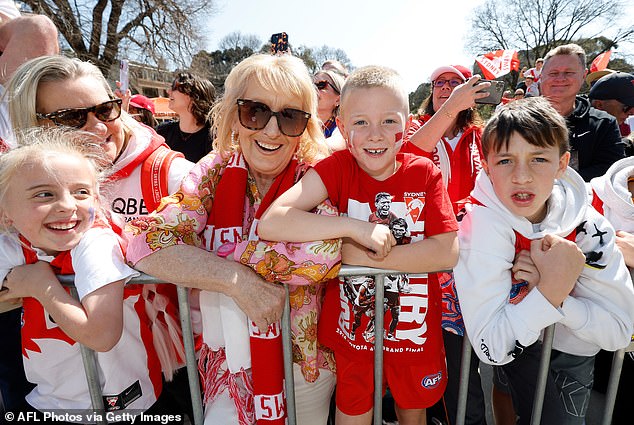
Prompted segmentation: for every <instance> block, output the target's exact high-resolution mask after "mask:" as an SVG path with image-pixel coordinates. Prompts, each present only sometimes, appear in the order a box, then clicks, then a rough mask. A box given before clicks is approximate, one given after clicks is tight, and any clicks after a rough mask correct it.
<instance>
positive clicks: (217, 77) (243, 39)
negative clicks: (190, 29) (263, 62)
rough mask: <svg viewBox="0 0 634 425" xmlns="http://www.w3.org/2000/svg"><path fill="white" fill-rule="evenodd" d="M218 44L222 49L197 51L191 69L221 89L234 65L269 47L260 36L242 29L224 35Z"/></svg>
mask: <svg viewBox="0 0 634 425" xmlns="http://www.w3.org/2000/svg"><path fill="white" fill-rule="evenodd" d="M218 46H219V47H220V49H218V50H215V51H213V52H207V51H205V50H201V51H199V52H198V53H196V54H195V55H194V57H193V58H192V62H191V65H190V67H189V70H190V71H191V72H192V73H194V74H197V75H200V76H201V77H205V78H207V79H208V80H209V81H211V82H212V83H213V85H214V86H215V87H216V89H217V90H220V91H222V88H223V87H224V83H225V78H227V75H229V71H231V69H232V68H233V67H234V66H236V65H237V64H238V63H239V62H240V61H242V60H243V59H245V58H247V57H249V56H251V55H252V54H253V53H255V52H257V51H260V50H261V49H264V47H266V49H268V44H265V43H263V42H262V41H261V40H260V38H259V37H258V36H256V35H253V34H242V33H241V32H240V31H234V32H232V33H230V34H227V35H226V36H224V37H223V38H222V39H221V40H220V42H219V43H218ZM267 51H268V50H267Z"/></svg>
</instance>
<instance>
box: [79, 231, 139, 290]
mask: <svg viewBox="0 0 634 425" xmlns="http://www.w3.org/2000/svg"><path fill="white" fill-rule="evenodd" d="M71 255H72V258H73V269H74V270H75V286H76V287H77V293H78V294H79V299H80V300H81V299H83V298H84V297H85V296H86V295H88V294H90V293H91V292H93V291H95V290H97V289H99V288H101V287H103V286H105V285H108V284H110V283H113V282H117V281H119V280H124V281H125V282H127V281H129V280H130V279H131V278H133V277H136V276H139V272H137V271H136V270H134V269H132V268H130V267H128V266H127V265H126V263H125V259H124V257H123V253H122V252H121V247H120V245H119V241H118V239H117V236H116V235H115V233H114V232H113V231H112V230H111V229H104V228H93V229H90V230H88V231H87V232H86V233H85V234H84V236H83V238H82V239H81V242H80V243H79V245H77V246H76V247H75V248H73V250H72V251H71Z"/></svg>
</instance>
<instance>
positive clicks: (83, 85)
mask: <svg viewBox="0 0 634 425" xmlns="http://www.w3.org/2000/svg"><path fill="white" fill-rule="evenodd" d="M7 93H8V99H9V105H8V106H9V115H10V117H11V123H12V126H13V128H14V130H15V131H18V130H20V129H26V128H29V127H34V126H66V127H72V128H76V129H81V130H84V131H87V132H90V133H92V134H93V135H95V136H96V141H97V142H99V143H100V144H101V146H102V147H103V149H104V150H105V152H106V154H107V157H108V158H109V159H110V160H111V161H112V168H111V173H112V174H111V176H110V179H109V184H108V186H107V187H106V188H103V190H102V195H103V196H104V198H105V201H106V202H104V203H105V204H106V203H107V204H109V205H110V210H111V221H112V223H113V227H115V230H117V229H116V228H117V227H118V228H119V230H120V231H121V230H122V229H123V227H124V226H125V223H126V222H127V221H130V220H133V219H135V218H137V217H141V216H144V215H145V216H146V215H147V214H149V212H150V211H151V210H153V209H154V207H153V206H151V205H157V204H158V201H160V197H161V196H165V195H168V194H170V193H174V192H176V190H177V189H178V187H179V186H180V183H181V180H182V179H183V177H184V176H185V175H187V173H188V172H189V170H190V169H191V168H192V166H193V164H192V163H191V162H189V161H187V160H186V159H185V158H183V157H182V155H180V154H178V155H174V154H173V152H172V151H171V150H169V149H168V148H167V146H166V145H165V142H164V140H163V138H162V137H160V136H159V135H157V134H156V133H155V132H154V130H152V129H151V128H149V127H146V126H143V125H141V124H140V123H138V122H137V121H135V120H134V119H133V118H132V117H130V116H129V115H128V114H127V113H126V112H123V111H121V99H116V98H115V97H114V95H113V92H112V90H111V88H110V86H109V85H108V82H107V81H106V79H105V78H104V77H103V75H102V74H101V71H100V70H99V69H98V68H97V67H96V66H94V65H92V64H90V63H88V62H83V61H81V60H78V59H70V58H67V57H64V56H44V57H40V58H37V59H33V60H31V61H29V62H26V63H25V64H23V65H22V66H21V67H20V68H18V70H17V71H16V72H15V74H14V75H13V77H12V78H11V80H10V81H9V83H8V85H7ZM153 160H154V161H153ZM148 164H160V166H158V167H155V169H154V170H152V169H151V167H148V166H147V165H148ZM144 166H145V167H144ZM153 177H158V178H160V180H161V182H162V183H161V187H160V192H161V196H158V198H159V199H156V193H155V192H156V191H155V189H158V188H157V187H155V186H152V184H151V183H149V182H151V181H152V180H153ZM165 183H166V184H165ZM148 210H150V211H148ZM23 267H28V266H23ZM143 291H144V296H145V297H146V299H147V300H148V303H146V305H148V306H150V308H151V314H150V317H157V319H156V320H154V321H153V326H152V332H153V334H154V337H155V341H163V343H162V344H159V345H157V347H158V348H159V349H158V350H157V351H158V354H159V356H160V360H161V366H162V369H163V373H164V375H165V376H166V377H167V379H171V378H172V374H173V372H174V370H175V369H176V368H177V367H178V366H180V365H182V359H183V355H182V353H183V348H182V342H181V341H180V339H179V338H174V337H172V338H170V336H172V335H174V333H173V331H175V332H176V333H177V334H178V333H180V325H179V324H180V321H179V318H178V311H177V305H178V304H177V297H176V290H175V287H174V286H172V285H144V286H143ZM149 312H150V311H149ZM168 329H169V331H168ZM179 363H181V364H179ZM172 385H175V386H179V385H182V388H183V389H179V390H177V391H176V392H177V393H185V394H184V395H183V396H182V397H183V400H184V401H185V402H186V403H187V405H185V406H183V405H182V404H179V402H178V401H174V400H172V399H171V398H170V399H169V400H166V399H165V398H166V397H167V396H168V392H169V390H168V391H163V393H162V396H163V397H162V399H161V400H159V401H160V402H161V403H164V405H165V406H166V407H167V408H170V407H171V406H172V405H173V403H176V404H178V406H179V411H178V412H174V413H180V414H183V413H185V412H186V411H187V410H191V401H190V399H189V392H188V388H189V386H188V384H187V377H186V373H184V372H183V373H180V374H177V375H176V377H175V379H174V381H173V382H170V383H169V384H168V385H166V386H165V389H169V388H171V386H172Z"/></svg>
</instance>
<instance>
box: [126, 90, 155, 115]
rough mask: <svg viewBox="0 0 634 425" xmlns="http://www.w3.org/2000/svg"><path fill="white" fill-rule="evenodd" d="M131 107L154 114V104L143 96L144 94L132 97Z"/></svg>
mask: <svg viewBox="0 0 634 425" xmlns="http://www.w3.org/2000/svg"><path fill="white" fill-rule="evenodd" d="M130 105H131V106H134V107H135V108H140V109H147V110H148V111H150V112H152V114H154V113H155V112H154V102H153V101H152V100H151V99H149V98H147V97H145V96H143V95H142V94H135V95H134V96H132V97H131V98H130Z"/></svg>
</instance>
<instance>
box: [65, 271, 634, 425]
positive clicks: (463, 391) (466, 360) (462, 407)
mask: <svg viewBox="0 0 634 425" xmlns="http://www.w3.org/2000/svg"><path fill="white" fill-rule="evenodd" d="M388 274H390V275H392V274H393V275H400V274H404V273H403V272H400V271H396V270H384V269H375V268H371V267H361V266H342V268H341V270H340V272H339V277H345V276H364V275H365V276H369V275H372V276H374V277H375V318H374V319H375V322H374V326H375V341H374V345H375V352H374V403H375V404H374V415H373V423H374V425H381V424H382V392H383V377H382V376H383V336H384V335H383V329H384V279H385V275H388ZM57 277H58V278H59V280H60V282H61V283H62V284H64V285H66V286H70V287H71V292H72V293H73V295H74V296H75V297H77V293H76V290H75V288H74V287H73V286H72V285H73V277H74V276H72V275H64V276H61V275H60V276H57ZM130 283H132V284H148V283H164V282H157V279H156V278H154V277H152V276H150V275H146V274H143V273H142V274H141V275H140V276H139V277H136V278H134V279H132V280H131V281H130ZM177 291H178V298H179V307H180V315H181V326H182V329H183V343H184V346H185V354H186V362H187V375H188V380H189V385H190V391H191V396H192V405H193V410H194V424H195V425H202V424H203V422H204V410H203V405H202V398H201V392H200V384H199V379H198V368H197V361H196V358H195V350H194V339H193V332H192V328H191V318H190V308H189V300H188V288H185V287H180V286H177ZM285 291H286V294H285V297H286V302H285V307H284V312H283V316H282V339H283V346H284V375H285V381H286V383H285V391H286V398H287V412H288V424H289V425H296V424H297V420H296V406H295V392H294V382H293V369H292V368H293V365H292V343H291V326H290V303H289V289H288V287H287V286H286V287H285ZM376 330H381V332H378V333H376ZM553 337H554V325H551V326H549V327H548V328H546V329H545V331H544V338H543V345H542V355H541V359H540V365H539V372H538V380H537V386H536V393H535V399H534V403H533V413H532V417H531V422H530V423H531V425H539V423H540V420H541V413H542V409H543V402H544V394H545V390H546V380H547V375H548V372H549V366H550V355H549V354H550V353H551V351H552V343H553ZM80 346H81V350H82V360H83V362H84V369H85V371H86V377H87V381H88V387H89V390H90V396H91V401H92V403H93V409H94V410H95V411H97V412H103V411H104V405H103V399H102V397H101V386H100V384H99V375H98V372H97V367H96V360H95V353H94V352H93V351H92V350H90V349H89V348H87V347H85V346H84V345H81V344H80ZM471 350H472V347H471V343H470V342H469V339H468V338H465V339H464V342H463V347H462V359H461V366H460V383H459V393H458V406H457V415H456V425H464V421H465V415H466V403H467V395H468V377H469V373H468V371H469V366H470V362H471V355H470V353H471ZM630 351H634V342H633V343H632V344H630V346H629V347H627V348H625V349H621V350H618V351H616V352H615V353H614V360H613V362H612V369H611V371H610V378H609V381H608V389H607V392H606V399H605V405H604V406H605V407H604V416H603V421H602V425H610V423H611V420H612V415H613V409H614V402H615V400H616V394H617V391H618V384H619V378H620V373H621V368H622V364H623V360H624V355H625V352H630ZM102 417H105V415H102ZM99 423H105V422H99Z"/></svg>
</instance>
